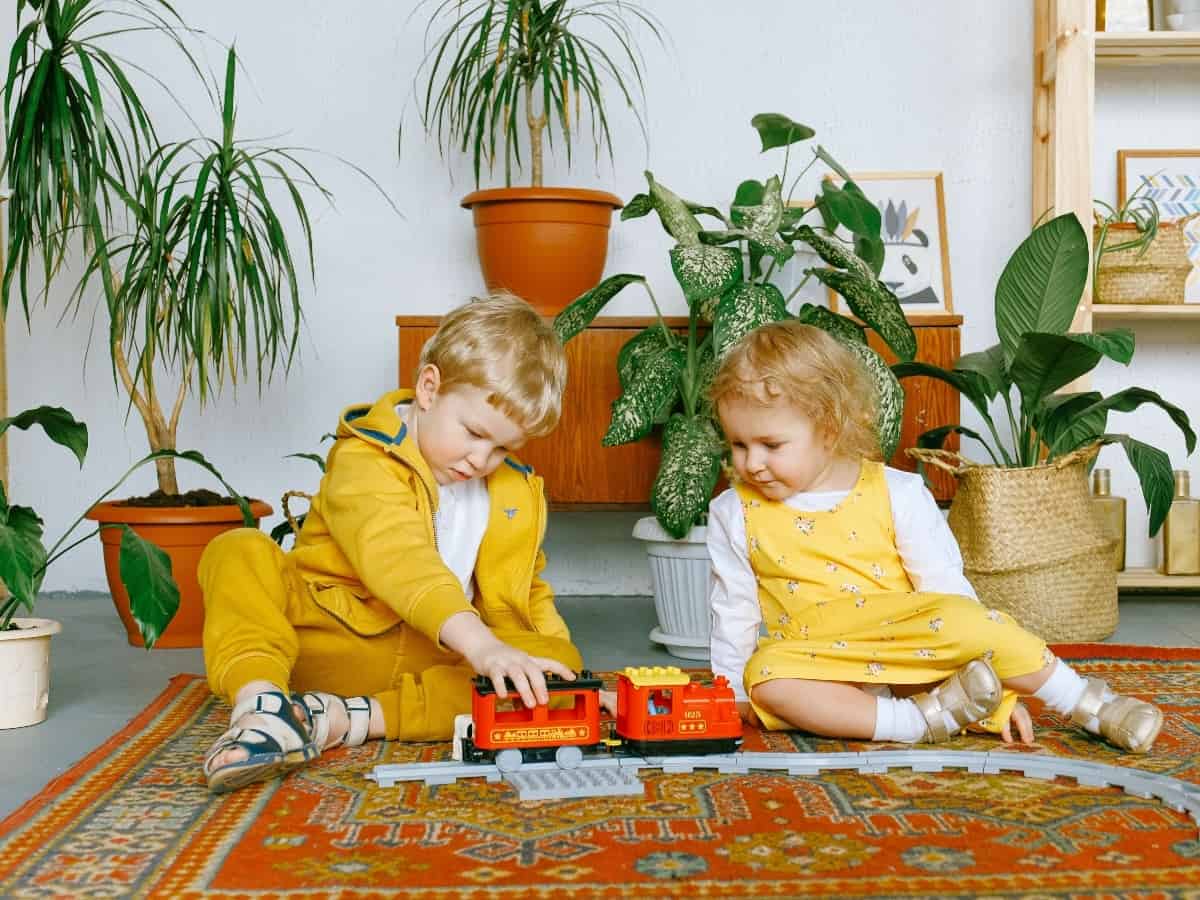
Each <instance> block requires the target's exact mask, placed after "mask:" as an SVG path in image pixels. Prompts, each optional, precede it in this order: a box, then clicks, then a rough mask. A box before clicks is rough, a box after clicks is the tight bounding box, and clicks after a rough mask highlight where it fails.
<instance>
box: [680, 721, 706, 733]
mask: <svg viewBox="0 0 1200 900" xmlns="http://www.w3.org/2000/svg"><path fill="white" fill-rule="evenodd" d="M702 731H708V723H707V722H703V721H701V722H680V723H679V733H680V734H699V733H700V732H702Z"/></svg>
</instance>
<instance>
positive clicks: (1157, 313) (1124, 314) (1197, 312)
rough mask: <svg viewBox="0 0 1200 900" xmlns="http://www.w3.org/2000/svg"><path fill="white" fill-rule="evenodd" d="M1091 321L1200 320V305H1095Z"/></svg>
mask: <svg viewBox="0 0 1200 900" xmlns="http://www.w3.org/2000/svg"><path fill="white" fill-rule="evenodd" d="M1092 318H1093V319H1105V320H1113V319H1123V320H1128V319H1134V320H1142V321H1152V320H1154V319H1170V320H1172V321H1179V320H1181V319H1195V320H1200V303H1163V304H1156V303H1146V304H1124V303H1096V304H1093V306H1092Z"/></svg>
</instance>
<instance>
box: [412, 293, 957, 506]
mask: <svg viewBox="0 0 1200 900" xmlns="http://www.w3.org/2000/svg"><path fill="white" fill-rule="evenodd" d="M437 321H438V320H437V317H434V316H397V317H396V326H397V329H398V332H399V371H398V384H399V385H401V386H409V385H411V384H412V378H413V375H414V374H415V372H416V368H417V359H418V358H419V357H420V354H421V347H422V345H423V344H424V343H425V341H426V340H427V339H428V338H429V336H430V335H432V334H433V332H434V330H435V329H436V327H437ZM650 321H651V320H650V319H642V318H603V319H597V320H596V321H595V323H594V324H593V325H592V327H590V328H588V329H587V331H585V332H584V333H583V334H581V335H579V336H578V337H576V338H574V339H573V340H572V341H571V342H570V343H569V344H567V365H568V367H569V371H570V377H569V378H568V381H567V392H566V396H565V398H564V401H563V417H562V421H561V422H560V424H559V426H558V428H557V429H556V430H555V431H554V433H553V434H551V435H549V436H548V437H545V438H542V439H540V440H536V441H530V442H529V443H528V444H526V445H525V447H524V448H522V449H521V451H520V452H519V454H518V455H519V456H520V457H521V459H522V460H524V461H525V462H527V463H529V464H530V465H532V466H533V468H534V469H535V470H536V471H537V472H538V474H540V475H542V476H543V477H544V478H545V479H546V490H547V494H548V496H549V499H550V502H551V503H553V504H555V505H557V506H570V507H571V508H573V509H589V508H591V509H606V508H642V509H645V508H647V505H648V502H649V497H650V487H651V485H652V484H653V482H654V475H655V473H656V472H657V470H658V455H659V444H658V441H657V439H656V438H653V437H652V438H648V439H646V440H642V441H638V442H637V443H636V444H628V445H626V446H623V447H601V446H600V439H601V437H603V435H604V432H605V430H606V429H607V427H608V420H609V412H610V408H611V406H612V402H613V400H615V399H616V398H617V396H618V395H619V393H620V383H619V382H618V380H617V371H616V365H615V361H616V356H617V351H619V350H620V349H621V347H622V346H623V345H624V343H625V342H626V341H627V340H629V339H630V338H631V337H633V336H634V335H635V334H637V333H638V332H639V331H640V330H641V329H642V328H644V327H645V326H646V325H648V324H649V323H650ZM961 322H962V318H961V317H959V316H939V317H937V319H931V320H930V323H932V324H920V325H917V326H916V332H917V345H918V351H917V357H918V359H921V360H923V361H927V362H932V363H937V364H938V365H941V366H949V365H950V364H951V363H953V362H954V360H955V359H956V358H957V356H958V352H959V350H958V348H959V325H960V324H961ZM667 323H668V325H670V326H671V327H672V328H679V329H681V330H682V329H685V328H686V325H687V321H686V320H685V319H681V318H668V319H667ZM872 344H873V345H874V340H873V341H872ZM877 349H878V348H877ZM889 361H890V360H889ZM903 384H904V387H905V394H906V397H907V400H906V403H905V419H904V428H903V432H902V435H901V448H903V447H906V446H908V447H911V446H913V445H914V444H915V443H916V436H917V435H918V434H920V433H921V432H922V431H924V430H926V429H927V428H933V427H936V426H937V425H942V424H949V423H951V422H957V421H958V396H957V394H955V393H954V392H953V391H952V390H950V388H949V387H948V386H946V385H944V384H942V383H941V382H937V381H934V380H932V379H929V378H914V379H905V381H904V382H903ZM957 445H958V442H957V440H954V441H948V442H947V446H951V447H957ZM892 464H893V465H896V466H899V467H901V468H905V469H908V470H912V469H913V465H912V463H911V461H909V460H908V459H907V457H905V456H904V455H903V452H902V450H901V452H898V453H897V455H896V457H895V459H894V460H893V461H892ZM932 478H933V484H934V494H935V496H937V497H938V499H939V500H949V499H950V498H951V497H953V495H954V488H955V484H954V479H953V478H951V477H950V476H949V475H944V476H940V477H939V475H937V474H935V475H933V476H932Z"/></svg>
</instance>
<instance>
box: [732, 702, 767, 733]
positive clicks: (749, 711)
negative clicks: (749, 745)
mask: <svg viewBox="0 0 1200 900" xmlns="http://www.w3.org/2000/svg"><path fill="white" fill-rule="evenodd" d="M737 711H738V715H739V716H741V717H742V721H743V722H745V723H746V724H747V725H749V726H751V727H752V728H758V727H759V726H760V725H762V722H760V721H759V720H758V713H756V712H755V711H754V707H753V706H751V705H750V701H749V700H740V701H738V703H737Z"/></svg>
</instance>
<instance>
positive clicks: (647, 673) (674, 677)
mask: <svg viewBox="0 0 1200 900" xmlns="http://www.w3.org/2000/svg"><path fill="white" fill-rule="evenodd" d="M624 675H625V677H626V678H628V679H629V680H630V681H631V682H632V683H633V686H634V687H639V688H642V687H674V686H676V685H683V684H687V683H688V682H689V681H691V679H690V678H688V676H687V674H686V673H685V672H684V671H683V670H682V669H680V668H679V667H678V666H626V667H625V671H624Z"/></svg>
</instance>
